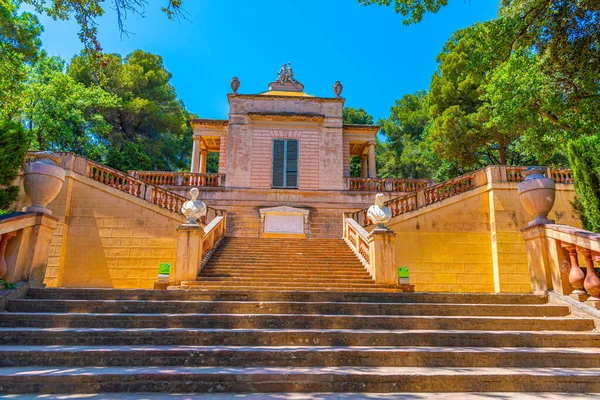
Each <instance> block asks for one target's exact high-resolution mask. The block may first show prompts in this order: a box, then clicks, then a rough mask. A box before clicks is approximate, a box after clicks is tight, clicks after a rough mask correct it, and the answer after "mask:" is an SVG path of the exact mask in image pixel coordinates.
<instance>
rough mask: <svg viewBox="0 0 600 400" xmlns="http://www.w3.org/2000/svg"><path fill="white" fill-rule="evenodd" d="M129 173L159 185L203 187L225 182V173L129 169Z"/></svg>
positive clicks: (219, 184) (222, 184) (218, 185)
mask: <svg viewBox="0 0 600 400" xmlns="http://www.w3.org/2000/svg"><path fill="white" fill-rule="evenodd" d="M127 173H128V174H129V175H131V176H133V177H135V178H137V179H139V180H141V181H143V182H145V183H148V184H150V185H157V186H194V187H198V188H203V187H222V186H224V184H225V174H205V173H195V172H166V171H127Z"/></svg>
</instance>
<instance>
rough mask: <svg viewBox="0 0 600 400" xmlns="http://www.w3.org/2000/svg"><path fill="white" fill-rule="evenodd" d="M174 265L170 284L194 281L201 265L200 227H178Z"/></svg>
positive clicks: (201, 232)
mask: <svg viewBox="0 0 600 400" xmlns="http://www.w3.org/2000/svg"><path fill="white" fill-rule="evenodd" d="M175 235H176V238H177V244H176V246H177V247H176V251H175V265H174V266H173V271H171V272H172V273H171V284H176V285H178V284H179V283H181V282H182V281H195V280H196V277H197V276H198V273H199V272H200V268H201V265H202V245H203V240H204V229H203V228H202V227H201V226H200V225H191V224H190V225H188V224H183V225H179V227H178V228H177V230H176V234H175Z"/></svg>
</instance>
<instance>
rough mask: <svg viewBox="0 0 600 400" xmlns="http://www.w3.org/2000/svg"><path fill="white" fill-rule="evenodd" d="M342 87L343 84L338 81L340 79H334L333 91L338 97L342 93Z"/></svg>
mask: <svg viewBox="0 0 600 400" xmlns="http://www.w3.org/2000/svg"><path fill="white" fill-rule="evenodd" d="M342 89H344V86H343V85H342V84H341V83H340V81H336V82H335V83H334V84H333V93H335V97H340V95H341V94H342Z"/></svg>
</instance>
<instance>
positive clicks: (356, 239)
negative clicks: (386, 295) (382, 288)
mask: <svg viewBox="0 0 600 400" xmlns="http://www.w3.org/2000/svg"><path fill="white" fill-rule="evenodd" d="M395 236H396V234H395V233H394V232H392V231H390V230H388V229H379V228H377V229H374V230H373V231H371V232H367V231H366V230H365V229H364V228H363V227H362V226H360V225H359V224H358V223H357V222H356V221H355V220H354V219H352V218H350V217H349V215H348V214H346V215H344V235H343V238H344V241H345V242H346V243H347V244H348V246H349V247H350V248H351V249H352V251H353V252H354V254H355V255H356V256H357V257H358V259H359V260H360V261H361V262H362V264H363V265H364V266H365V268H366V270H367V271H368V272H369V274H370V275H371V277H372V278H373V280H375V282H376V283H384V284H397V283H398V280H397V271H396V266H395V265H396V264H395V263H396V256H395V243H394V240H395Z"/></svg>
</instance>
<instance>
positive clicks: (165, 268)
mask: <svg viewBox="0 0 600 400" xmlns="http://www.w3.org/2000/svg"><path fill="white" fill-rule="evenodd" d="M170 272H171V263H160V264H159V266H158V273H159V274H161V275H169V273H170Z"/></svg>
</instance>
